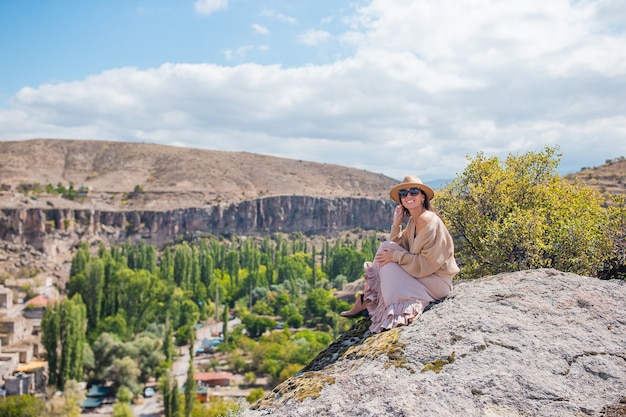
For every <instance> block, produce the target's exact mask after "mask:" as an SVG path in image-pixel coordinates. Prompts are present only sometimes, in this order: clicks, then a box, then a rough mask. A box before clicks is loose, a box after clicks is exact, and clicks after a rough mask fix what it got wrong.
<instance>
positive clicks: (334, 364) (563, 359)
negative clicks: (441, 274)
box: [242, 269, 626, 417]
mask: <svg viewBox="0 0 626 417" xmlns="http://www.w3.org/2000/svg"><path fill="white" fill-rule="evenodd" d="M368 325H369V321H368V320H367V319H362V320H361V321H359V322H356V323H355V324H354V326H353V327H352V328H351V329H350V331H348V332H347V333H345V334H344V335H342V336H341V337H340V338H339V339H337V340H336V341H335V342H333V343H332V344H331V345H330V346H329V347H328V348H327V349H326V350H325V351H323V352H321V353H320V355H318V357H317V358H316V359H315V360H314V361H312V362H311V363H310V364H309V365H308V366H306V367H305V368H304V370H303V371H302V372H301V373H299V374H298V375H296V376H294V377H292V378H290V379H288V380H287V381H285V382H283V383H282V384H280V385H278V386H277V387H276V388H275V389H274V390H273V391H272V392H271V393H269V394H268V395H266V396H265V397H264V398H262V399H260V400H259V401H257V402H256V403H255V404H253V405H252V406H251V407H250V409H248V410H245V411H243V412H242V415H244V416H247V417H252V416H268V415H275V416H281V417H283V416H284V417H287V416H407V417H411V416H555V417H557V416H558V417H563V416H609V415H611V416H614V415H626V412H625V409H626V404H624V402H625V401H626V283H625V282H623V281H601V280H598V279H594V278H588V277H583V276H579V275H575V274H570V273H562V272H559V271H556V270H553V269H540V270H530V271H522V272H515V273H506V274H500V275H496V276H492V277H485V278H482V279H478V280H474V281H466V282H460V283H456V284H455V287H454V289H453V291H452V293H451V295H450V297H448V299H446V300H445V301H444V302H443V303H440V304H438V305H435V306H434V307H433V308H431V309H430V310H429V311H427V312H425V313H424V314H423V315H422V317H421V318H420V319H419V320H418V321H416V322H414V323H413V324H412V325H410V326H407V327H401V328H396V329H392V330H390V331H386V332H383V333H380V334H371V333H370V332H369V331H368V330H367V328H368Z"/></svg>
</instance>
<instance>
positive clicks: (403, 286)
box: [341, 175, 459, 333]
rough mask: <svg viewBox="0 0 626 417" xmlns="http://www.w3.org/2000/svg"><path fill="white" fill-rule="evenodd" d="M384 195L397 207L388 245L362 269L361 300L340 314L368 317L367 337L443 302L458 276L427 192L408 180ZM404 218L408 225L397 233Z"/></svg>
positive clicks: (445, 231)
mask: <svg viewBox="0 0 626 417" xmlns="http://www.w3.org/2000/svg"><path fill="white" fill-rule="evenodd" d="M389 195H390V196H391V199H392V200H394V201H396V202H397V203H399V205H398V206H397V207H396V209H395V211H394V214H393V223H392V225H391V235H390V240H389V241H385V242H383V243H382V244H381V245H380V247H379V249H378V251H377V252H376V256H375V257H374V262H366V263H365V290H364V292H363V294H361V296H360V297H358V298H357V301H356V303H355V305H354V306H353V307H352V308H351V309H350V310H348V311H343V312H341V315H342V316H344V317H348V318H354V317H359V316H362V315H365V314H367V313H369V315H370V318H371V320H372V325H371V326H370V330H371V331H372V332H373V333H380V332H381V331H383V330H388V329H391V328H393V327H397V326H403V325H407V324H410V323H411V322H412V321H413V320H415V319H416V318H417V317H419V316H420V315H421V314H422V312H423V311H424V308H426V306H428V304H429V303H431V302H433V301H437V300H441V299H443V298H445V297H447V296H448V294H449V293H450V290H451V289H452V278H453V277H454V275H456V274H457V273H458V272H459V267H458V266H457V264H456V261H455V260H454V245H453V242H452V237H451V236H450V233H449V232H448V229H447V228H446V226H445V225H444V224H443V221H442V220H441V218H439V216H438V215H437V214H436V213H435V212H433V211H432V210H431V208H430V200H432V199H433V197H434V196H435V192H434V191H433V190H432V188H430V187H429V186H427V185H425V184H423V183H422V181H421V180H420V179H419V178H417V177H414V176H412V175H409V176H406V177H404V181H402V183H401V184H398V185H396V186H395V187H393V188H392V189H391V191H389ZM405 216H408V217H409V221H408V222H407V225H406V227H404V228H403V227H402V220H403V218H404V217H405Z"/></svg>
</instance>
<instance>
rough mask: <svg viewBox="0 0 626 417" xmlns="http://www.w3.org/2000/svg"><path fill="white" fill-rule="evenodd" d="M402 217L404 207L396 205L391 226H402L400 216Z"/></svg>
mask: <svg viewBox="0 0 626 417" xmlns="http://www.w3.org/2000/svg"><path fill="white" fill-rule="evenodd" d="M403 217H404V208H403V207H402V205H397V206H396V209H395V210H394V211H393V226H394V227H395V226H402V218H403Z"/></svg>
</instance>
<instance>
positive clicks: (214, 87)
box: [0, 0, 626, 182]
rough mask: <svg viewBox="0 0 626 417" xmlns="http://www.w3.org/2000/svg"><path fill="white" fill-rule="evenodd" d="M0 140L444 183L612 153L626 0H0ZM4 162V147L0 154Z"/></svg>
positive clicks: (622, 85) (617, 141)
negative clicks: (257, 161) (258, 161)
mask: <svg viewBox="0 0 626 417" xmlns="http://www.w3.org/2000/svg"><path fill="white" fill-rule="evenodd" d="M0 60H1V64H0V140H2V141H12V140H23V139H34V138H58V139H90V140H91V139H98V140H114V141H126V142H145V143H155V144H161V145H172V146H182V147H189V148H199V149H211V150H223V151H246V152H252V153H259V154H264V155H273V156H278V157H284V158H290V159H297V160H306V161H313V162H321V163H328V164H337V165H342V166H348V167H354V168H358V169H364V170H367V171H370V172H374V173H381V174H384V175H387V176H389V177H392V178H395V179H398V180H401V179H402V178H403V177H404V176H405V175H416V176H418V177H420V178H421V179H422V180H423V181H426V182H427V181H429V180H430V181H434V180H439V179H452V178H454V177H456V176H457V175H459V174H461V173H462V172H463V170H464V168H465V167H466V165H467V162H468V159H467V158H474V157H476V155H478V154H479V153H482V154H484V155H487V156H497V157H498V158H501V159H502V160H505V159H506V157H507V156H508V155H511V154H515V155H522V154H524V153H527V152H541V151H542V150H543V149H544V148H545V147H546V146H548V147H556V148H557V149H558V152H559V153H560V154H561V155H562V157H561V162H560V165H559V168H558V171H559V174H561V175H564V174H567V173H574V172H578V171H579V170H580V169H582V168H585V167H594V166H599V165H602V164H604V163H605V162H606V161H607V160H611V159H615V158H618V157H622V156H626V0H576V1H564V0H549V1H546V0H524V1H512V0H509V1H507V0H467V1H463V2H461V1H458V0H437V1H433V0H352V1H343V0H315V1H303V0H289V1H283V0H197V1H196V0H88V1H87V0H63V1H49V0H20V1H1V2H0ZM0 157H1V156H0Z"/></svg>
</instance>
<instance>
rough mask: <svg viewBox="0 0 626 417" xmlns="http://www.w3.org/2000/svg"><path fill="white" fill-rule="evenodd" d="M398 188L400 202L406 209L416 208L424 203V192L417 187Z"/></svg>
mask: <svg viewBox="0 0 626 417" xmlns="http://www.w3.org/2000/svg"><path fill="white" fill-rule="evenodd" d="M403 191H404V190H400V202H401V203H402V206H404V207H405V208H407V209H409V210H410V209H412V208H418V207H422V206H423V205H424V193H422V191H421V190H420V189H419V188H411V189H408V190H407V192H403Z"/></svg>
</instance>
